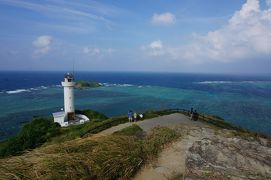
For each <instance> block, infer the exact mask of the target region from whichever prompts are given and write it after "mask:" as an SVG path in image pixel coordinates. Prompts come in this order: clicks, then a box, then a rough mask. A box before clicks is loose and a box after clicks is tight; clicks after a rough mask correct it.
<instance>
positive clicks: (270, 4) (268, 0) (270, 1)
mask: <svg viewBox="0 0 271 180" xmlns="http://www.w3.org/2000/svg"><path fill="white" fill-rule="evenodd" d="M266 4H267V6H268V7H269V8H271V0H266Z"/></svg>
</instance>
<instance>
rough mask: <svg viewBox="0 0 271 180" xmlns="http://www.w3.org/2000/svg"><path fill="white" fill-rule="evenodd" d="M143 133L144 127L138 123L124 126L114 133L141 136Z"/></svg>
mask: <svg viewBox="0 0 271 180" xmlns="http://www.w3.org/2000/svg"><path fill="white" fill-rule="evenodd" d="M142 133H143V129H141V128H140V127H139V126H138V125H136V124H133V125H132V126H129V127H127V128H124V129H122V130H120V131H116V132H114V133H113V134H115V135H124V136H137V137H139V136H141V135H142Z"/></svg>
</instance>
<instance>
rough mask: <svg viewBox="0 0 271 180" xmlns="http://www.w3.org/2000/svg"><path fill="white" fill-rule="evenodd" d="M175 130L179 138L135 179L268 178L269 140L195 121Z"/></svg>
mask: <svg viewBox="0 0 271 180" xmlns="http://www.w3.org/2000/svg"><path fill="white" fill-rule="evenodd" d="M177 130H178V132H179V133H181V135H182V136H181V138H180V139H179V140H178V141H176V142H174V143H173V144H171V145H169V146H168V147H167V148H165V149H164V150H163V151H162V153H160V154H159V156H158V158H157V159H156V160H153V161H152V162H149V163H148V164H147V165H145V167H143V168H142V169H141V170H140V171H139V173H138V174H136V176H135V177H134V179H155V180H158V179H271V147H270V142H269V141H268V140H266V139H255V138H252V137H241V136H236V135H234V134H235V133H234V131H232V130H225V129H216V128H214V127H208V126H202V125H197V124H195V123H193V124H186V125H179V126H178V127H177Z"/></svg>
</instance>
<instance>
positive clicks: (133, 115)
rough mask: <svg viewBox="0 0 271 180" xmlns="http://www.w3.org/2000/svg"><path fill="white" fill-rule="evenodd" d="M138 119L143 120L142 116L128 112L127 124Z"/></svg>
mask: <svg viewBox="0 0 271 180" xmlns="http://www.w3.org/2000/svg"><path fill="white" fill-rule="evenodd" d="M138 117H139V118H143V114H137V113H136V112H133V111H132V110H130V111H128V120H129V122H136V121H137V118H138Z"/></svg>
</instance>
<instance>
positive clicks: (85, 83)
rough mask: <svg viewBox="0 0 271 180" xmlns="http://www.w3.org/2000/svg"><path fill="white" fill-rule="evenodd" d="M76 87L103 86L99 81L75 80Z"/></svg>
mask: <svg viewBox="0 0 271 180" xmlns="http://www.w3.org/2000/svg"><path fill="white" fill-rule="evenodd" d="M75 83H76V84H75V88H76V89H87V88H97V87H101V86H102V85H101V84H100V83H98V82H89V81H83V80H80V81H76V82H75Z"/></svg>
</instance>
